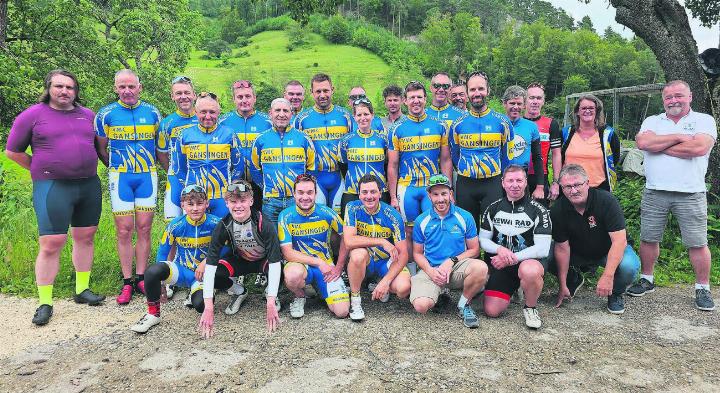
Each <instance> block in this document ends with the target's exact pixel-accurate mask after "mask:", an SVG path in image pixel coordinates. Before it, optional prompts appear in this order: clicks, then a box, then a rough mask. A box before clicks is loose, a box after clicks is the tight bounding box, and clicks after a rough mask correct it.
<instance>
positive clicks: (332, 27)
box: [322, 15, 352, 44]
mask: <svg viewBox="0 0 720 393" xmlns="http://www.w3.org/2000/svg"><path fill="white" fill-rule="evenodd" d="M322 32H323V34H322V35H323V36H324V37H325V38H327V40H328V41H330V42H332V43H334V44H346V43H348V42H349V41H350V37H351V36H352V35H351V34H352V32H351V31H350V25H349V24H348V22H347V20H345V18H343V17H342V16H340V15H335V16H332V17H330V18H329V19H328V20H326V21H325V23H324V24H323V29H322Z"/></svg>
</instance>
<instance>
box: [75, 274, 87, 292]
mask: <svg viewBox="0 0 720 393" xmlns="http://www.w3.org/2000/svg"><path fill="white" fill-rule="evenodd" d="M88 288H90V271H87V272H75V294H76V295H79V294H81V293H82V291H84V290H86V289H88Z"/></svg>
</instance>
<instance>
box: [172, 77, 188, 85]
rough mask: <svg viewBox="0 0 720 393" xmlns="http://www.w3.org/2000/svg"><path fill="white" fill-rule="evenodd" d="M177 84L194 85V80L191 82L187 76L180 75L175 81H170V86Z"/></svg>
mask: <svg viewBox="0 0 720 393" xmlns="http://www.w3.org/2000/svg"><path fill="white" fill-rule="evenodd" d="M176 83H190V84H192V80H191V79H190V78H188V77H187V76H183V75H180V76H176V77H174V78H173V80H172V81H170V84H172V85H174V84H176Z"/></svg>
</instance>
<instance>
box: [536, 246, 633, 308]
mask: <svg viewBox="0 0 720 393" xmlns="http://www.w3.org/2000/svg"><path fill="white" fill-rule="evenodd" d="M571 250H572V249H571ZM606 264H607V255H606V256H604V257H602V258H600V259H589V258H586V257H583V256H580V255H577V254H573V253H572V251H570V267H571V268H573V269H575V270H579V271H582V272H593V273H594V272H595V271H596V270H597V268H598V267H600V266H602V267H605V265H606ZM548 270H549V271H550V273H552V274H554V275H555V276H557V261H555V258H552V260H550V261H549V266H548ZM639 271H640V257H638V255H637V254H636V253H635V250H633V249H632V247H631V246H630V245H629V244H628V245H627V247H625V253H624V254H623V258H622V261H620V265H618V267H617V270H615V276H614V277H613V294H614V295H621V294H623V293H625V290H626V289H627V288H628V287H629V286H630V285H631V284H632V283H633V282H634V281H635V277H636V276H637V274H638V272H639ZM568 273H569V272H568Z"/></svg>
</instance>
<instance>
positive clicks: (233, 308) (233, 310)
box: [225, 290, 248, 315]
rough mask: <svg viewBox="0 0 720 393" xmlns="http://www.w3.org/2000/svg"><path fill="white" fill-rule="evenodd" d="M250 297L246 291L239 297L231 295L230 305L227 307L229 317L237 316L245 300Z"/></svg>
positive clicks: (226, 311)
mask: <svg viewBox="0 0 720 393" xmlns="http://www.w3.org/2000/svg"><path fill="white" fill-rule="evenodd" d="M247 296H248V291H247V290H245V291H244V292H243V293H241V294H238V295H230V303H229V304H228V305H227V307H225V314H227V315H235V314H237V312H238V311H240V306H242V304H243V302H244V301H245V298H247Z"/></svg>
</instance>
